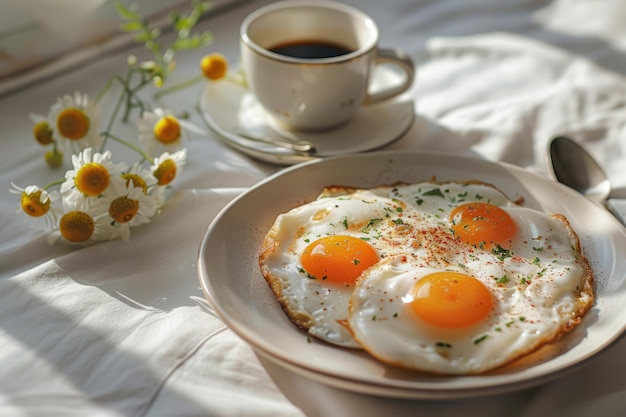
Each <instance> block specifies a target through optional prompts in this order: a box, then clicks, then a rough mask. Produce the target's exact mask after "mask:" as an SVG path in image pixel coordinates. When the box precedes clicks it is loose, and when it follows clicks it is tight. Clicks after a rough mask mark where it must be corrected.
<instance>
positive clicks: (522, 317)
mask: <svg viewBox="0 0 626 417" xmlns="http://www.w3.org/2000/svg"><path fill="white" fill-rule="evenodd" d="M259 265H260V267H261V271H262V273H263V276H264V277H265V279H266V281H267V282H268V284H269V285H270V287H271V289H272V291H273V293H274V295H275V296H276V298H277V300H278V301H279V303H280V305H281V306H282V308H283V310H284V311H285V312H286V314H287V316H288V317H289V318H290V319H291V321H292V322H294V323H295V324H296V325H297V326H299V327H300V328H302V329H304V330H306V331H308V333H309V334H310V335H312V336H315V337H317V338H320V339H322V340H324V341H326V342H329V343H332V344H335V345H338V346H343V347H351V348H363V349H365V350H366V351H367V352H369V353H370V354H372V355H373V356H374V357H376V358H378V359H379V360H381V361H384V362H386V363H389V364H392V365H395V366H401V367H404V368H410V369H417V370H423V371H431V372H437V373H450V374H468V373H478V372H484V371H485V370H488V369H492V368H495V367H497V366H500V365H502V364H504V363H507V362H509V361H511V360H513V359H515V358H517V357H519V356H521V355H524V354H526V353H529V352H531V351H533V350H535V349H537V348H538V347H540V346H541V345H543V344H545V343H548V342H550V341H552V340H554V339H555V338H557V337H558V336H559V335H560V334H561V333H563V332H564V331H566V330H568V329H569V328H571V327H572V326H575V325H576V324H577V323H578V322H579V321H580V318H581V317H582V315H583V314H584V313H585V312H586V311H587V309H588V308H589V306H590V305H591V304H592V302H593V292H592V289H591V282H592V274H591V269H590V268H589V265H588V262H587V261H586V259H585V258H584V257H583V256H582V253H581V250H580V245H579V243H578V238H577V237H576V235H575V233H574V232H573V230H572V229H571V227H570V226H569V224H568V222H567V220H566V219H565V218H564V217H562V216H553V217H551V216H547V215H546V214H544V213H541V212H538V211H535V210H531V209H528V208H523V207H520V206H519V205H517V204H515V203H514V202H512V201H510V200H509V199H508V198H507V197H506V196H505V195H504V194H503V193H502V192H500V191H499V190H497V189H496V188H495V187H493V186H491V185H489V184H484V183H479V182H472V181H462V182H450V183H443V184H442V183H437V182H435V181H426V182H421V183H416V184H396V185H393V186H380V187H375V188H371V189H367V190H366V189H353V188H348V187H329V188H327V189H325V190H324V192H323V193H322V194H321V195H320V197H319V198H318V199H316V200H315V201H312V202H309V203H306V204H303V205H301V206H299V207H296V208H294V209H292V210H291V211H289V212H287V213H284V214H281V215H279V216H278V218H277V219H276V221H275V223H274V224H273V226H272V228H271V230H270V231H269V232H268V234H267V236H266V237H265V239H264V241H263V245H262V248H261V252H260V256H259Z"/></svg>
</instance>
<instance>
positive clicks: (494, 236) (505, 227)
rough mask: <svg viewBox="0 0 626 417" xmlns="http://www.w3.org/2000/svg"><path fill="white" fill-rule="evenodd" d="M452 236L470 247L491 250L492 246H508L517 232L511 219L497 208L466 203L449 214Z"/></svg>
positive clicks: (483, 204)
mask: <svg viewBox="0 0 626 417" xmlns="http://www.w3.org/2000/svg"><path fill="white" fill-rule="evenodd" d="M450 222H452V230H453V231H454V234H455V235H456V236H457V237H458V238H459V239H460V240H461V241H462V242H465V243H469V244H470V245H482V246H483V247H485V248H486V249H491V248H492V247H493V246H494V245H499V246H501V247H507V246H510V241H511V238H512V237H513V236H514V235H515V233H516V231H517V226H516V224H515V222H514V221H513V219H511V217H510V216H509V215H508V214H507V212H506V211H504V210H502V209H501V208H500V207H498V206H494V205H493V204H488V203H479V202H474V203H467V204H463V205H460V206H458V207H456V208H455V209H454V210H452V212H451V213H450Z"/></svg>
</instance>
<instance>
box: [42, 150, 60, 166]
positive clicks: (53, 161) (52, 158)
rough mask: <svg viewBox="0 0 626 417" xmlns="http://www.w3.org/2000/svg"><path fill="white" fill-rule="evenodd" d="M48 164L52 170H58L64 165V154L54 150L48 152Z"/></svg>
mask: <svg viewBox="0 0 626 417" xmlns="http://www.w3.org/2000/svg"><path fill="white" fill-rule="evenodd" d="M46 162H47V163H48V165H49V166H50V167H51V168H58V167H60V166H61V164H62V163H63V152H61V151H59V150H58V149H53V150H50V151H48V152H46Z"/></svg>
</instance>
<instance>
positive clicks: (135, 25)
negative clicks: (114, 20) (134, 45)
mask: <svg viewBox="0 0 626 417" xmlns="http://www.w3.org/2000/svg"><path fill="white" fill-rule="evenodd" d="M119 29H120V30H121V31H122V32H135V31H137V30H141V29H143V23H141V22H128V23H123V24H121V25H120V26H119Z"/></svg>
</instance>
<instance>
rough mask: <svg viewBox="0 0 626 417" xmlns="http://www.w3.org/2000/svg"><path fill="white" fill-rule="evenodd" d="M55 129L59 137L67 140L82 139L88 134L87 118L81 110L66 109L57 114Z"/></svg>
mask: <svg viewBox="0 0 626 417" xmlns="http://www.w3.org/2000/svg"><path fill="white" fill-rule="evenodd" d="M57 129H58V130H59V133H60V134H61V135H63V136H64V137H66V138H68V139H72V140H79V139H82V138H84V137H85V136H86V135H87V132H89V117H87V115H86V114H85V112H84V111H82V110H81V109H77V108H75V107H68V108H67V109H65V110H63V111H62V112H61V113H59V116H58V117H57Z"/></svg>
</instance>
